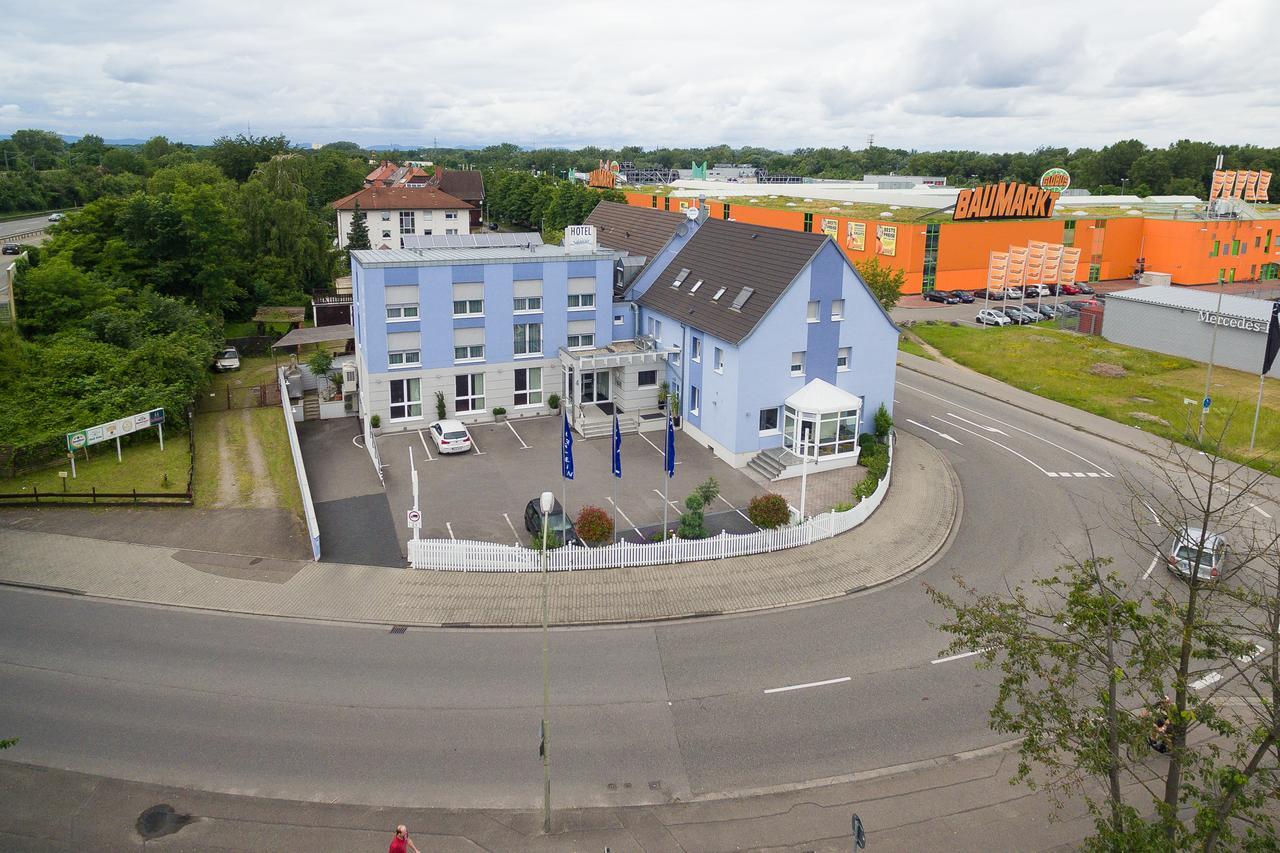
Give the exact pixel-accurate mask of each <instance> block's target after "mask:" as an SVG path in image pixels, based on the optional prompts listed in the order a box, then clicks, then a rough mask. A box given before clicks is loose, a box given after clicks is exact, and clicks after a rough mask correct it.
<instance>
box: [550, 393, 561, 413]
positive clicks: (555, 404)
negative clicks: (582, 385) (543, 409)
mask: <svg viewBox="0 0 1280 853" xmlns="http://www.w3.org/2000/svg"><path fill="white" fill-rule="evenodd" d="M547 408H549V409H551V410H552V411H557V410H559V408H560V395H559V394H552V395H551V396H550V397H548V398H547Z"/></svg>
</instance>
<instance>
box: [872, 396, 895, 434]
mask: <svg viewBox="0 0 1280 853" xmlns="http://www.w3.org/2000/svg"><path fill="white" fill-rule="evenodd" d="M874 423H875V428H876V438H878V439H880V443H881V444H887V443H888V441H889V430H891V429H893V418H892V417H890V416H889V410H888V409H886V408H885V407H884V403H881V404H880V408H878V409H876V417H875V421H874Z"/></svg>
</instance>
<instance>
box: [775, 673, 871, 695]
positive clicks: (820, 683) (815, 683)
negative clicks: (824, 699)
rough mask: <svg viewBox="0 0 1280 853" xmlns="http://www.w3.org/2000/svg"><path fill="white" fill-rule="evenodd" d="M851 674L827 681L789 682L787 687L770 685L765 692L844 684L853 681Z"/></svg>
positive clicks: (782, 691)
mask: <svg viewBox="0 0 1280 853" xmlns="http://www.w3.org/2000/svg"><path fill="white" fill-rule="evenodd" d="M852 680H853V679H852V678H850V677H849V676H847V675H846V676H844V677H843V678H828V679H827V680H826V681H810V682H809V683H807V684H788V685H787V686H786V687H770V688H769V689H768V690H766V691H765V693H788V692H790V691H792V690H807V689H809V688H810V687H826V686H827V685H830V684H844V683H845V682H846V681H852Z"/></svg>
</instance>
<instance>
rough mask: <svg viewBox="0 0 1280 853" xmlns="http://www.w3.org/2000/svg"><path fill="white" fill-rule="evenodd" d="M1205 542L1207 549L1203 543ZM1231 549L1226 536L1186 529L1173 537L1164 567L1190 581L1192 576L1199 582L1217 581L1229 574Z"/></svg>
mask: <svg viewBox="0 0 1280 853" xmlns="http://www.w3.org/2000/svg"><path fill="white" fill-rule="evenodd" d="M1202 538H1203V540H1204V548H1203V549H1202V550H1199V551H1198V553H1199V557H1198V558H1197V549H1199V546H1200V540H1201V539H1202ZM1230 552H1231V549H1230V547H1229V546H1228V545H1227V539H1226V537H1225V536H1223V535H1221V534H1219V533H1207V532H1205V531H1203V530H1200V529H1199V528H1196V527H1187V528H1184V529H1183V530H1181V531H1179V532H1178V534H1177V535H1176V536H1174V538H1173V544H1171V545H1170V546H1169V549H1168V552H1167V553H1166V554H1165V557H1164V559H1165V564H1166V565H1168V567H1169V571H1171V572H1173V573H1174V574H1175V575H1179V576H1180V577H1183V578H1185V579H1187V580H1191V579H1192V578H1193V577H1194V578H1195V579H1196V580H1200V581H1209V580H1216V579H1217V578H1219V577H1221V576H1222V575H1225V574H1227V558H1228V555H1229V554H1230Z"/></svg>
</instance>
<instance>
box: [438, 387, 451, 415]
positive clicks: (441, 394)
mask: <svg viewBox="0 0 1280 853" xmlns="http://www.w3.org/2000/svg"><path fill="white" fill-rule="evenodd" d="M448 414H449V410H448V409H446V408H445V407H444V392H443V391H437V392H436V420H438V421H442V420H444V419H445V417H447V416H448Z"/></svg>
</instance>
